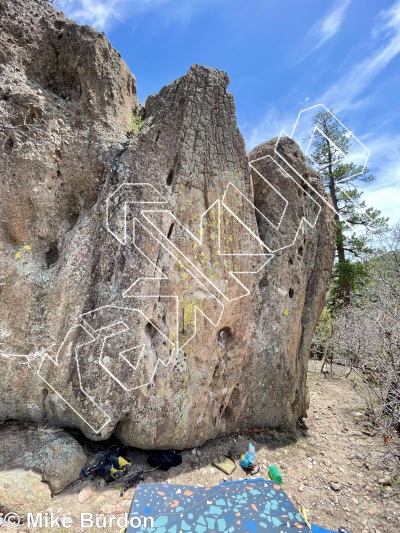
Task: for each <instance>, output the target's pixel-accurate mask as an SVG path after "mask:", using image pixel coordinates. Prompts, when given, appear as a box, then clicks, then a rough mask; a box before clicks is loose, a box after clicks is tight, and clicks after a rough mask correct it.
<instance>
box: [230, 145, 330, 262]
mask: <svg viewBox="0 0 400 533" xmlns="http://www.w3.org/2000/svg"><path fill="white" fill-rule="evenodd" d="M267 158H269V159H271V161H272V162H273V163H275V164H276V165H278V167H280V169H281V170H282V171H283V172H284V173H285V174H286V175H287V176H288V177H289V178H290V179H291V180H292V181H293V182H294V183H295V184H296V186H297V187H299V184H298V183H297V182H296V181H295V180H294V179H293V178H292V176H290V174H289V173H288V172H287V171H286V170H285V169H284V168H283V167H282V166H281V165H280V164H279V163H278V162H277V161H275V159H273V158H272V157H271V156H270V155H266V156H263V157H259V158H258V159H254V160H252V161H250V163H249V165H250V169H251V170H254V171H255V172H256V173H257V174H258V175H259V176H260V177H261V178H262V179H263V180H264V181H265V182H266V183H268V185H270V184H269V182H268V180H266V179H265V178H264V176H263V175H262V174H261V173H260V172H259V171H258V170H257V169H256V168H255V167H254V166H253V165H252V163H255V162H256V161H260V160H262V159H267ZM229 185H232V186H233V187H234V188H235V189H236V190H237V191H238V193H239V194H240V195H241V196H242V197H243V198H244V199H245V200H246V202H248V203H249V204H250V205H251V206H252V207H253V208H254V210H255V211H257V212H258V213H259V214H260V215H261V216H262V217H263V218H265V220H267V222H269V223H271V225H272V226H273V227H274V228H275V229H278V231H279V228H280V226H281V223H282V220H283V218H282V217H281V220H280V222H279V225H278V228H276V226H275V225H274V224H272V222H271V221H270V220H269V219H268V217H266V216H265V215H264V213H262V212H261V211H260V210H259V209H257V207H256V206H255V205H254V204H253V203H252V202H251V201H250V200H249V199H248V198H247V197H246V196H245V195H244V194H243V193H242V192H241V191H240V190H239V189H238V188H237V187H236V186H235V185H233V184H231V183H230V184H229ZM304 193H305V194H306V195H307V196H308V197H309V198H310V200H311V201H312V202H314V203H315V204H316V206H317V207H318V214H317V216H316V218H315V221H314V223H313V224H311V223H310V222H309V221H308V220H307V219H306V218H305V216H303V217H302V218H301V221H300V224H299V226H298V228H297V231H296V234H295V236H294V239H293V241H292V242H291V243H290V244H288V245H286V246H282V247H281V248H277V249H276V250H271V248H270V247H269V246H268V245H267V244H265V243H264V242H263V241H261V239H260V238H259V237H257V238H258V239H259V241H260V242H261V243H262V245H263V246H264V248H266V249H267V250H268V252H270V253H271V254H272V256H271V258H270V260H271V259H272V257H274V256H275V254H276V252H279V251H281V250H285V249H286V248H289V247H290V246H293V244H294V243H295V242H296V240H297V237H298V235H299V232H300V231H301V228H302V226H303V223H304V222H305V223H306V224H308V226H310V228H312V229H313V228H315V225H316V223H317V221H318V218H319V215H320V214H321V210H322V207H321V205H320V204H319V203H318V202H316V201H315V200H314V198H312V196H310V195H309V194H308V193H307V192H306V191H304ZM224 198H225V195H224ZM285 200H286V198H285ZM286 201H287V200H286ZM224 205H225V204H224ZM288 205H289V203H288ZM226 207H227V206H226ZM227 209H229V210H230V208H229V207H227ZM231 212H232V211H231ZM285 212H286V210H285ZM232 215H233V216H234V217H235V218H237V219H238V220H239V218H238V217H237V216H236V215H235V213H233V212H232ZM247 229H248V231H250V232H251V233H253V232H252V230H251V229H250V228H247ZM253 235H254V236H255V234H254V233H253ZM268 262H269V261H268Z"/></svg>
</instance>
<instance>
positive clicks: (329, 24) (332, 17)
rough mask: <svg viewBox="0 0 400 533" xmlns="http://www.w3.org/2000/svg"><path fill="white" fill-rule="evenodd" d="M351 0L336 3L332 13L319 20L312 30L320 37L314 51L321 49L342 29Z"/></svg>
mask: <svg viewBox="0 0 400 533" xmlns="http://www.w3.org/2000/svg"><path fill="white" fill-rule="evenodd" d="M349 4H350V0H344V1H341V2H339V3H338V2H336V4H335V5H334V7H333V9H332V10H331V11H330V13H329V14H328V15H327V16H326V17H325V18H324V19H322V20H319V21H318V22H317V23H316V25H315V26H314V27H313V29H312V30H311V31H312V32H313V33H314V34H316V35H317V36H318V37H319V41H318V43H317V44H316V45H315V46H314V50H315V49H316V48H319V47H320V46H321V45H322V44H323V43H324V42H326V41H327V40H328V39H331V38H332V37H333V36H334V35H335V34H336V33H337V32H338V31H339V29H340V27H341V25H342V23H343V20H344V15H345V12H346V9H347V7H348V6H349Z"/></svg>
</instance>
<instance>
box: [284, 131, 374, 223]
mask: <svg viewBox="0 0 400 533" xmlns="http://www.w3.org/2000/svg"><path fill="white" fill-rule="evenodd" d="M282 133H283V134H284V136H286V137H289V138H290V139H291V137H290V136H289V135H288V134H287V133H286V131H285V130H282V131H281V133H280V134H279V137H278V140H277V141H276V145H275V150H274V151H275V153H276V154H277V155H278V156H279V157H280V158H281V159H282V160H283V161H284V162H285V163H286V164H287V166H288V167H289V168H290V169H291V170H293V172H295V174H297V176H299V178H300V179H301V180H302V181H303V183H305V184H306V185H307V186H308V187H309V188H310V189H311V190H312V191H313V192H314V193H315V194H316V195H317V196H319V198H320V199H321V200H322V201H323V202H324V203H325V205H327V206H328V207H329V209H331V210H332V211H333V212H334V213H335V214H337V215H338V217H339V218H340V220H341V221H342V222H344V223H345V224H346V225H347V226H348V227H349V228H352V225H351V224H350V222H348V221H347V220H346V219H345V218H344V216H343V215H341V214H340V213H339V212H338V211H336V209H335V208H334V207H333V205H332V204H331V203H330V202H328V200H327V199H326V198H324V197H323V196H322V194H321V193H320V192H318V191H317V189H315V188H314V187H313V186H312V185H311V183H310V182H308V181H306V180H305V179H304V178H303V176H302V175H301V174H300V173H299V172H297V170H296V169H295V168H294V167H293V166H292V165H291V164H290V163H289V161H288V160H287V159H285V158H284V157H283V155H282V154H280V153H279V152H278V151H277V149H276V148H277V146H278V143H279V141H280V140H281V139H282V138H284V136H282ZM358 175H360V174H357V176H358ZM348 179H349V178H347V179H346V180H345V181H347V180H348ZM345 181H343V183H345ZM341 191H342V192H343V193H344V194H346V196H347V197H348V199H349V200H350V201H351V202H352V203H353V204H355V205H356V206H357V207H358V208H359V209H360V210H361V209H363V208H362V207H360V206H359V205H358V204H357V202H355V201H354V200H353V199H352V198H350V197H349V196H348V195H347V193H346V191H345V190H343V189H341ZM364 214H365V215H366V216H367V217H368V218H369V219H370V222H369V224H368V226H369V225H370V224H371V222H372V218H371V217H370V216H369V215H368V214H367V213H366V212H365V213H364ZM368 226H366V227H368ZM352 229H353V231H354V228H352Z"/></svg>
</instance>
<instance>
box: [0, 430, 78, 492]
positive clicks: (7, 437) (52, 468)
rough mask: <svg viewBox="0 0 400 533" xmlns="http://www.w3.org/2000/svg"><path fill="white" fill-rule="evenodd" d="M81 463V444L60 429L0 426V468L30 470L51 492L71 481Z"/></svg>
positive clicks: (62, 487)
mask: <svg viewBox="0 0 400 533" xmlns="http://www.w3.org/2000/svg"><path fill="white" fill-rule="evenodd" d="M85 463H86V455H85V453H84V452H83V449H82V447H81V446H80V445H79V444H78V443H77V442H76V441H75V439H73V438H72V437H71V436H70V435H68V434H67V433H65V432H64V431H62V430H58V431H57V430H55V429H50V428H43V427H39V428H30V429H24V428H19V427H15V426H13V425H12V426H8V427H7V426H0V470H15V469H23V470H33V471H34V472H37V473H38V474H40V475H41V476H42V480H43V481H44V482H46V483H47V484H48V485H49V487H50V490H51V492H52V493H53V494H58V493H59V492H61V491H62V490H63V489H64V488H65V487H66V486H67V485H69V484H70V483H71V482H72V481H75V479H77V478H78V477H79V475H80V473H81V471H82V468H83V467H84V466H85Z"/></svg>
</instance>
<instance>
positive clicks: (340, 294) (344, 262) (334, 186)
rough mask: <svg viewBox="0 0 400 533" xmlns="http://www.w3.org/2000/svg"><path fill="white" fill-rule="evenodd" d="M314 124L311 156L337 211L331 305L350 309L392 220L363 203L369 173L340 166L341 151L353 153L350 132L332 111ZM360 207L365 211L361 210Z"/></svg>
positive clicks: (318, 116) (352, 166)
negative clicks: (376, 238)
mask: <svg viewBox="0 0 400 533" xmlns="http://www.w3.org/2000/svg"><path fill="white" fill-rule="evenodd" d="M313 123H314V126H317V127H318V129H316V130H315V132H314V136H313V139H312V143H311V147H312V152H311V155H312V158H313V160H314V161H315V162H316V163H317V164H318V166H319V172H320V174H321V175H322V178H323V181H324V185H325V188H326V191H327V192H328V194H329V196H330V198H331V200H332V204H333V207H334V209H335V211H336V214H335V220H336V262H335V267H334V270H333V273H332V281H331V288H330V301H329V304H330V306H331V308H333V309H336V308H337V307H339V306H342V305H349V304H350V302H351V299H352V296H353V295H354V294H357V292H358V291H359V290H360V287H361V286H362V285H363V283H364V282H365V280H366V278H367V269H366V267H365V261H363V260H365V258H366V256H368V255H369V254H370V253H371V252H372V250H371V248H370V245H369V243H370V240H371V234H376V233H379V232H381V231H383V230H385V229H386V228H387V221H388V219H386V218H384V217H382V216H381V213H380V211H378V210H376V209H373V208H366V206H365V202H364V201H363V200H362V199H361V197H362V192H361V191H360V190H359V189H358V188H357V185H359V184H360V183H370V182H372V181H374V180H375V177H374V176H372V175H370V174H369V171H368V169H366V168H363V167H362V166H361V165H356V164H354V163H347V162H343V163H340V162H338V160H339V156H340V151H341V152H343V153H344V154H346V155H348V154H349V153H350V152H351V142H350V136H349V134H348V131H347V129H346V128H344V127H343V126H342V125H341V124H340V123H339V122H338V121H337V120H336V119H335V117H334V115H333V113H329V112H328V111H320V112H318V113H317V114H316V115H315V117H314V119H313ZM330 141H331V142H330ZM355 202H356V203H355ZM356 205H358V206H359V207H361V208H363V209H364V210H360V209H358V208H357V207H356ZM365 208H366V209H365ZM339 215H340V216H339ZM343 219H344V220H343ZM346 222H347V223H348V224H349V225H350V226H348V224H346ZM360 226H362V227H364V228H365V229H366V231H365V232H364V233H363V234H360V232H359V231H356V229H357V228H359V227H360ZM367 228H368V231H367Z"/></svg>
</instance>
